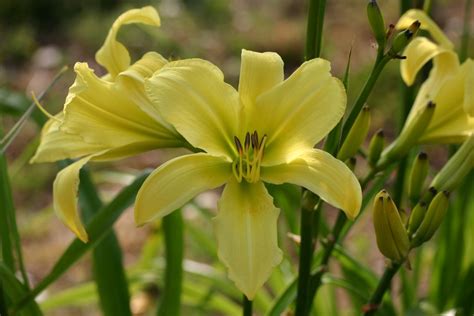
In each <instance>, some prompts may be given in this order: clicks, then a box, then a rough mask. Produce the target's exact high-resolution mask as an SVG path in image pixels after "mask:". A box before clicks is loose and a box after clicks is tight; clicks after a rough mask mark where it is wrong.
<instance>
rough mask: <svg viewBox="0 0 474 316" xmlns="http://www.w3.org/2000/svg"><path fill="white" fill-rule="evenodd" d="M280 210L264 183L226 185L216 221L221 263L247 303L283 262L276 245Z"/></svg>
mask: <svg viewBox="0 0 474 316" xmlns="http://www.w3.org/2000/svg"><path fill="white" fill-rule="evenodd" d="M279 213H280V210H279V209H277V208H276V207H275V206H274V205H273V198H272V197H271V196H270V195H269V194H268V192H267V189H266V188H265V186H264V185H263V183H262V182H261V181H259V182H257V183H253V184H250V183H247V182H245V181H243V182H241V183H237V181H236V180H235V179H232V180H231V181H229V183H228V184H227V185H226V187H225V189H224V192H223V193H222V197H221V199H220V201H219V213H218V215H217V216H216V217H215V218H214V229H215V232H216V237H217V244H218V256H219V259H220V260H221V261H222V262H223V263H224V264H225V265H226V267H227V268H228V269H229V278H230V279H231V280H232V281H234V282H235V285H236V286H237V288H239V290H241V291H242V292H243V293H244V294H245V295H246V296H247V297H248V299H250V300H252V299H253V298H254V297H255V294H256V292H257V291H258V289H260V288H261V287H262V285H263V284H264V283H265V281H267V279H268V278H269V277H270V275H271V273H272V270H273V268H274V267H275V266H276V265H278V264H279V263H280V262H281V259H282V253H281V250H280V249H279V248H278V242H277V220H278V214H279Z"/></svg>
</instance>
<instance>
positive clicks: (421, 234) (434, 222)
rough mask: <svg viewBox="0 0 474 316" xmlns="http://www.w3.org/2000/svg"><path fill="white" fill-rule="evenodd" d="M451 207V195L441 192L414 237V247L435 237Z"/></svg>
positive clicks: (412, 242)
mask: <svg viewBox="0 0 474 316" xmlns="http://www.w3.org/2000/svg"><path fill="white" fill-rule="evenodd" d="M448 205H449V193H448V192H447V191H443V192H439V193H438V194H436V196H435V197H434V198H433V201H431V203H430V206H429V207H428V210H427V211H426V215H425V217H424V218H423V221H422V222H421V225H420V227H419V228H418V229H417V231H416V232H415V234H414V235H413V239H412V241H411V244H412V246H413V247H418V246H419V245H421V244H422V243H424V242H425V241H428V240H430V239H431V237H433V235H434V233H435V232H436V230H438V227H439V225H441V222H442V221H443V218H444V216H445V215H446V212H447V211H448Z"/></svg>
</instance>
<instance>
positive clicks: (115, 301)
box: [79, 169, 131, 316]
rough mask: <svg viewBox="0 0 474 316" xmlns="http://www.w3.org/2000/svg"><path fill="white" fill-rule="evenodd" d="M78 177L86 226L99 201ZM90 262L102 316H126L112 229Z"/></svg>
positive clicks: (83, 178) (126, 301)
mask: <svg viewBox="0 0 474 316" xmlns="http://www.w3.org/2000/svg"><path fill="white" fill-rule="evenodd" d="M80 177H81V182H80V186H79V204H80V205H81V210H82V211H83V215H84V217H85V222H86V223H87V222H89V221H90V220H91V218H93V216H94V215H95V214H97V212H98V211H99V210H100V209H101V208H102V201H101V200H100V198H99V196H98V194H97V190H96V188H95V186H94V184H93V183H92V180H91V178H90V175H89V173H88V172H87V170H85V169H83V170H81V175H80ZM92 261H93V272H94V279H95V282H96V285H97V290H98V294H99V298H100V306H101V309H102V311H103V313H104V315H106V316H130V315H131V311H130V295H129V293H128V283H127V278H126V276H125V270H124V268H123V263H122V261H123V260H122V250H121V248H120V245H119V242H118V240H117V236H116V235H115V232H114V230H113V229H111V230H110V232H108V233H107V235H106V236H105V237H104V239H103V240H102V241H101V242H100V243H99V244H97V246H96V247H95V248H94V250H93V255H92Z"/></svg>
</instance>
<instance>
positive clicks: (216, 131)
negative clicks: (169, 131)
mask: <svg viewBox="0 0 474 316" xmlns="http://www.w3.org/2000/svg"><path fill="white" fill-rule="evenodd" d="M145 89H146V92H147V94H148V97H149V98H150V100H151V101H152V102H153V104H154V106H155V107H157V108H158V110H159V112H160V113H161V115H163V117H164V118H165V119H166V120H167V121H169V122H170V123H171V124H172V125H173V126H174V127H175V128H176V129H177V130H178V131H179V132H180V133H181V134H182V135H183V136H184V138H186V140H187V141H188V142H189V143H190V144H191V145H193V146H194V147H197V148H201V149H203V150H205V151H207V152H208V153H209V154H211V155H216V156H226V157H229V156H233V155H234V154H235V153H236V149H235V145H234V136H236V135H237V125H238V111H239V96H238V94H237V91H235V89H234V88H232V87H231V86H230V85H228V84H226V83H225V82H224V80H223V75H222V72H220V70H219V69H218V68H217V67H216V66H214V65H213V64H211V63H209V62H207V61H205V60H201V59H185V60H181V61H176V62H170V63H168V64H167V65H166V66H164V67H163V68H162V69H161V70H160V71H159V72H157V73H155V75H154V76H153V77H152V78H150V79H148V80H146V82H145Z"/></svg>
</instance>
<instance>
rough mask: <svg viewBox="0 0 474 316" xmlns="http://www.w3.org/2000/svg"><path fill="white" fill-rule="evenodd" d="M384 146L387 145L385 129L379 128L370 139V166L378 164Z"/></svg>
mask: <svg viewBox="0 0 474 316" xmlns="http://www.w3.org/2000/svg"><path fill="white" fill-rule="evenodd" d="M384 146H385V139H384V134H383V130H381V129H379V130H378V131H377V132H376V133H375V135H374V136H373V137H372V139H371V140H370V145H369V155H368V160H369V165H370V166H372V167H373V166H375V165H376V164H377V161H378V160H379V158H380V154H381V153H382V150H383V147H384Z"/></svg>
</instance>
